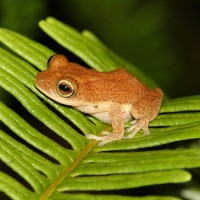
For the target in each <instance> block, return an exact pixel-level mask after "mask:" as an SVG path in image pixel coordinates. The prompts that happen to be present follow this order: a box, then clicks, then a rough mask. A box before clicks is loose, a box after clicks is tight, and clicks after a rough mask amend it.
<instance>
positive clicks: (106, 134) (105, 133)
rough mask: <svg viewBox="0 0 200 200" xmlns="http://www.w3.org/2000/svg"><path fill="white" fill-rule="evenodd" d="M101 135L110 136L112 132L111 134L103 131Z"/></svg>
mask: <svg viewBox="0 0 200 200" xmlns="http://www.w3.org/2000/svg"><path fill="white" fill-rule="evenodd" d="M101 134H102V135H104V136H108V135H110V134H111V132H109V131H102V132H101Z"/></svg>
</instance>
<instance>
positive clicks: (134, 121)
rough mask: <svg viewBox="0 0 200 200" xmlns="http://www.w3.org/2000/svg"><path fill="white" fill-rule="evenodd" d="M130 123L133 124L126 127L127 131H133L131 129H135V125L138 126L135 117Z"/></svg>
mask: <svg viewBox="0 0 200 200" xmlns="http://www.w3.org/2000/svg"><path fill="white" fill-rule="evenodd" d="M130 125H131V126H130V127H127V128H126V132H131V131H133V129H135V127H136V126H137V120H136V119H135V120H133V121H131V122H130Z"/></svg>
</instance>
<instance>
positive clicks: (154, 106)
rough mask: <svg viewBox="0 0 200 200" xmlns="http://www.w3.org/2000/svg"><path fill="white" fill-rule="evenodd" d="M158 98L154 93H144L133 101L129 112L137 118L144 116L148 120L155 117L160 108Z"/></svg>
mask: <svg viewBox="0 0 200 200" xmlns="http://www.w3.org/2000/svg"><path fill="white" fill-rule="evenodd" d="M160 103H161V102H160V98H159V97H157V96H154V95H149V94H146V95H144V96H143V97H142V99H140V100H139V101H137V102H136V103H134V105H133V106H132V108H131V114H132V115H133V117H134V118H135V119H136V120H137V119H141V118H146V119H147V120H148V121H151V120H153V119H154V118H156V117H157V115H158V112H159V109H160Z"/></svg>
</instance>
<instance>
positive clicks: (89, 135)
mask: <svg viewBox="0 0 200 200" xmlns="http://www.w3.org/2000/svg"><path fill="white" fill-rule="evenodd" d="M85 136H86V137H87V138H88V139H91V140H103V139H105V138H106V137H108V136H97V135H93V134H90V133H87V134H86V135H85Z"/></svg>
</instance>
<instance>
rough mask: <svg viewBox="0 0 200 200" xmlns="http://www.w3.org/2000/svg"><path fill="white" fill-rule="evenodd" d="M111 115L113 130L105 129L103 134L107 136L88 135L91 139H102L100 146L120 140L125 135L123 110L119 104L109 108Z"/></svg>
mask: <svg viewBox="0 0 200 200" xmlns="http://www.w3.org/2000/svg"><path fill="white" fill-rule="evenodd" d="M109 116H110V121H111V125H112V132H111V133H110V132H107V131H103V132H102V135H105V136H95V135H91V134H87V135H86V137H87V138H89V139H95V140H100V141H101V142H99V144H98V145H99V146H102V145H104V144H106V143H108V142H111V141H114V140H120V139H122V138H123V136H124V120H123V111H122V109H121V106H120V105H119V104H113V105H111V106H110V108H109Z"/></svg>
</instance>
